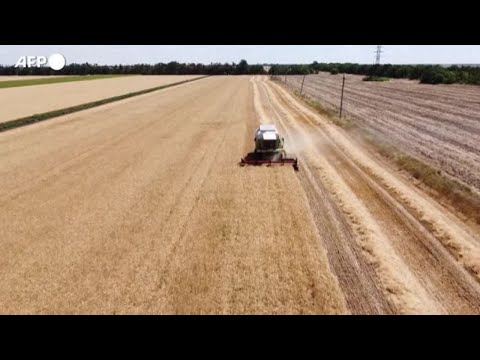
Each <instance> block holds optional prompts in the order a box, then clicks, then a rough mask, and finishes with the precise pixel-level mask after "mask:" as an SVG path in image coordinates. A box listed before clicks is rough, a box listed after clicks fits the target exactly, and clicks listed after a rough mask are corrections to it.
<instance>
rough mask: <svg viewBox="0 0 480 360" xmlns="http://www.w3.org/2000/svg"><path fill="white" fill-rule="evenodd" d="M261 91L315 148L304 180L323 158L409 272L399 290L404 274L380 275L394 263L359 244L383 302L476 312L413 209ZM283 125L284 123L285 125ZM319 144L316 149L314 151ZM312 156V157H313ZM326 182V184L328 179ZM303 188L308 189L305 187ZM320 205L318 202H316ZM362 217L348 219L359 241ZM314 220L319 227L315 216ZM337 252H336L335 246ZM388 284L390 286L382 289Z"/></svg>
mask: <svg viewBox="0 0 480 360" xmlns="http://www.w3.org/2000/svg"><path fill="white" fill-rule="evenodd" d="M264 86H265V87H266V89H267V91H268V92H269V93H270V97H271V98H272V99H273V100H274V101H273V102H274V103H275V106H276V107H277V108H279V109H281V110H282V115H283V117H284V118H285V119H290V123H289V124H288V121H287V124H286V126H285V128H286V129H287V130H288V131H292V128H296V131H297V132H296V133H294V135H293V136H292V138H295V137H300V138H301V137H303V138H305V137H310V138H311V139H312V141H311V146H313V147H316V148H317V152H316V154H315V153H314V152H310V149H308V150H309V151H302V153H304V156H305V159H302V158H301V159H300V161H301V164H302V165H301V168H305V167H306V168H307V169H306V170H307V171H306V172H307V176H306V177H307V178H310V179H313V178H314V177H313V176H311V172H312V170H311V168H312V166H311V165H310V163H314V162H315V161H316V160H317V159H316V157H319V156H322V157H325V159H326V161H327V162H328V163H330V164H332V165H333V167H334V169H335V171H334V172H332V173H331V175H332V178H331V179H330V181H337V182H340V180H341V181H342V182H344V184H345V186H346V188H345V189H347V188H348V189H349V191H350V195H349V196H350V199H348V198H347V199H346V201H349V202H355V201H358V204H357V205H359V206H362V207H363V209H364V211H366V212H367V213H368V214H369V215H370V217H371V218H370V220H371V221H372V222H373V223H372V224H370V225H374V227H376V231H374V233H375V232H376V233H377V234H376V235H377V236H378V238H377V240H378V241H382V242H383V244H384V245H385V246H386V247H388V248H389V249H390V252H389V256H393V257H395V258H397V260H398V261H399V262H398V263H397V264H402V263H403V265H404V266H403V267H404V269H405V270H407V271H408V272H410V275H409V276H408V277H409V278H410V279H409V281H407V282H405V281H404V282H403V285H401V286H398V285H399V281H400V284H401V283H402V279H404V278H405V277H406V276H405V273H404V274H403V275H402V276H400V275H401V274H399V272H398V270H399V269H396V268H390V272H389V274H388V275H387V273H386V272H385V271H383V270H385V269H382V268H381V266H382V265H381V263H382V262H385V264H384V265H386V266H387V267H388V263H389V262H392V261H393V259H392V258H388V257H385V254H382V253H381V252H378V251H377V252H375V249H373V248H372V247H371V245H372V243H370V244H369V243H368V241H367V242H365V239H364V241H363V244H362V247H363V250H364V256H363V257H367V258H368V257H371V255H372V253H373V255H374V258H375V261H376V262H377V273H379V274H380V277H381V278H382V276H383V283H384V284H383V291H384V293H385V296H386V297H390V298H391V299H393V300H394V302H395V303H396V304H397V305H398V306H399V310H400V311H401V312H412V311H413V312H422V313H423V312H432V311H433V312H435V313H443V312H446V313H478V312H480V305H479V300H478V299H479V296H478V295H479V294H480V292H479V286H478V283H477V282H476V281H475V280H474V278H473V277H472V276H471V275H470V274H469V273H468V272H467V271H466V270H465V269H464V268H463V267H462V266H460V265H459V263H458V262H457V261H456V259H455V257H454V256H452V254H450V253H449V252H448V251H447V249H446V248H445V247H444V245H443V244H442V242H441V241H439V240H438V239H437V238H436V237H435V236H434V235H433V234H432V233H431V229H428V228H426V227H425V226H424V225H423V224H422V222H420V221H418V220H417V218H416V215H417V214H415V213H414V214H411V209H410V208H408V207H405V206H404V205H403V204H402V201H398V200H397V198H398V196H396V195H391V194H390V193H389V191H388V190H386V189H385V186H384V185H383V184H382V183H381V182H379V181H378V179H377V178H375V177H374V176H372V175H370V174H369V172H368V171H367V170H365V169H362V168H361V167H360V166H357V165H356V164H355V162H354V161H353V160H351V159H350V157H349V154H348V153H344V152H343V150H342V149H341V148H340V147H339V146H337V144H336V143H335V141H334V140H333V139H331V138H330V137H329V136H328V134H327V133H324V132H323V130H322V129H323V126H322V125H321V124H319V123H318V122H314V121H312V120H311V119H310V118H309V116H308V115H309V114H305V113H304V112H302V109H301V107H300V106H299V105H298V104H294V103H293V101H294V100H293V99H292V98H290V99H289V98H287V96H286V95H285V94H284V93H283V91H281V90H280V88H277V87H276V86H272V87H271V86H270V84H268V85H267V84H264ZM282 121H283V122H286V120H282ZM313 139H314V140H313ZM291 141H294V143H295V140H293V139H292V140H291ZM297 142H298V141H297ZM317 143H320V145H317ZM309 147H310V146H308V147H307V148H309ZM307 152H310V154H307ZM311 154H315V155H314V157H312V156H311ZM306 159H308V160H306ZM302 160H304V161H302ZM323 170H325V169H323ZM333 176H335V177H338V179H334V178H333ZM299 177H300V178H302V175H299ZM324 180H325V181H328V179H324ZM303 183H304V184H308V182H303ZM310 183H311V182H310ZM309 187H310V185H308V186H307V189H308V188H309ZM337 187H338V184H337ZM306 191H307V193H308V194H312V192H313V191H312V190H311V189H308V190H306ZM313 193H314V192H313ZM317 193H318V192H317ZM345 194H349V193H348V192H347V193H345ZM309 199H312V196H309ZM318 200H319V201H320V199H318ZM344 200H345V199H344ZM312 203H313V205H312ZM310 204H311V207H312V208H313V209H314V208H315V206H317V207H318V202H317V201H312V200H311V201H310ZM344 205H345V204H344ZM360 209H361V208H360V207H359V208H357V211H358V210H360ZM344 211H345V208H344ZM313 212H315V210H313ZM348 212H350V211H348ZM365 214H366V213H364V214H362V213H360V212H357V214H356V215H357V217H356V218H353V219H351V220H352V221H353V222H358V223H359V224H355V225H360V227H359V228H357V229H356V231H357V233H359V234H358V235H359V238H362V237H364V234H362V233H364V232H365V229H368V226H366V225H365V221H364V220H365ZM362 215H363V219H362ZM316 218H317V221H318V216H317V217H316ZM359 220H360V221H359ZM362 220H363V221H362ZM362 222H363V224H362ZM324 226H325V224H324V223H320V224H319V227H320V229H319V232H321V231H322V230H323V228H324ZM367 235H369V236H370V237H372V235H373V234H372V233H370V234H368V231H367ZM370 240H371V239H370ZM336 246H337V247H338V244H336ZM377 250H379V248H377ZM332 254H335V252H334V251H329V258H331V256H332ZM342 260H344V259H342ZM333 264H334V262H333V261H332V266H333V267H334V269H337V270H338V269H339V266H338V264H337V265H336V266H335V265H333ZM378 266H380V268H379V267H378ZM362 271H364V270H362ZM382 272H383V275H382ZM395 273H396V279H395V281H394V282H393V283H392V282H391V280H392V278H391V276H394V278H395ZM337 276H339V279H341V277H342V275H339V272H337ZM340 282H342V280H340ZM387 283H389V285H387V286H385V285H386V284H387ZM395 285H397V286H395ZM342 288H346V287H345V286H344V287H342ZM349 291H350V290H349ZM421 293H423V295H421ZM377 295H378V294H377ZM347 298H348V296H347ZM350 303H351V302H349V304H350ZM412 305H414V306H412ZM425 305H426V306H425ZM353 311H354V312H355V311H356V309H353Z"/></svg>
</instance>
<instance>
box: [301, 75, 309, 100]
mask: <svg viewBox="0 0 480 360" xmlns="http://www.w3.org/2000/svg"><path fill="white" fill-rule="evenodd" d="M305 76H307V75H306V74H305V75H303V80H302V87H301V89H300V96H302V92H303V83H304V82H305Z"/></svg>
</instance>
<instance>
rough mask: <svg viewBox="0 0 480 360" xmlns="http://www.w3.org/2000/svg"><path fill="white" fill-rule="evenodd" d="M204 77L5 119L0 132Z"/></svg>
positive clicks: (0, 125)
mask: <svg viewBox="0 0 480 360" xmlns="http://www.w3.org/2000/svg"><path fill="white" fill-rule="evenodd" d="M206 77H208V76H202V77H198V78H195V79H189V80H184V81H180V82H177V83H173V84H167V85H162V86H157V87H154V88H150V89H145V90H141V91H136V92H132V93H128V94H124V95H119V96H114V97H111V98H107V99H102V100H97V101H93V102H89V103H86V104H81V105H76V106H72V107H68V108H64V109H59V110H54V111H49V112H46V113H42V114H34V115H31V116H27V117H24V118H21V119H16V120H10V121H6V122H3V123H0V132H3V131H7V130H12V129H15V128H18V127H21V126H26V125H30V124H34V123H37V122H40V121H45V120H49V119H52V118H55V117H58V116H62V115H67V114H71V113H74V112H77V111H82V110H86V109H90V108H93V107H97V106H100V105H104V104H108V103H111V102H115V101H119V100H123V99H127V98H130V97H133V96H138V95H143V94H147V93H150V92H153V91H157V90H161V89H165V88H169V87H172V86H176V85H181V84H185V83H188V82H192V81H196V80H200V79H203V78H206Z"/></svg>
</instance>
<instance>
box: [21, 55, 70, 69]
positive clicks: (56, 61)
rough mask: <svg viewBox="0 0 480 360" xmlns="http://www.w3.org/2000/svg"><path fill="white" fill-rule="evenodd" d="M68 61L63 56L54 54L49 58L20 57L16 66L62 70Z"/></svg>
mask: <svg viewBox="0 0 480 360" xmlns="http://www.w3.org/2000/svg"><path fill="white" fill-rule="evenodd" d="M66 63H67V61H66V60H65V56H63V55H62V54H52V55H50V56H49V57H48V59H47V58H46V57H45V56H20V58H19V59H18V60H17V63H16V64H15V67H16V68H31V67H37V68H39V67H42V66H44V65H48V66H49V67H50V69H52V70H56V71H58V70H62V69H63V68H64V67H65V64H66Z"/></svg>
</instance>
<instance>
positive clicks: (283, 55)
mask: <svg viewBox="0 0 480 360" xmlns="http://www.w3.org/2000/svg"><path fill="white" fill-rule="evenodd" d="M375 49H376V45H0V64H1V65H7V66H8V65H14V64H15V63H16V62H17V60H18V58H19V57H20V56H26V55H33V56H39V55H43V56H48V55H50V54H52V53H61V54H63V55H64V56H65V58H66V59H67V63H69V64H71V63H87V62H88V63H90V64H98V65H131V64H139V63H146V64H156V63H168V62H171V61H177V62H179V63H203V64H210V63H232V62H235V63H238V62H239V61H240V60H242V59H245V60H246V61H247V62H248V63H249V64H311V63H312V62H314V61H317V62H319V63H334V62H338V63H359V64H372V63H374V60H375ZM381 63H383V64H404V65H411V64H441V65H451V64H459V65H467V64H473V65H477V64H479V63H480V46H479V45H384V49H383V53H382V58H381Z"/></svg>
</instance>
